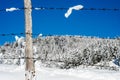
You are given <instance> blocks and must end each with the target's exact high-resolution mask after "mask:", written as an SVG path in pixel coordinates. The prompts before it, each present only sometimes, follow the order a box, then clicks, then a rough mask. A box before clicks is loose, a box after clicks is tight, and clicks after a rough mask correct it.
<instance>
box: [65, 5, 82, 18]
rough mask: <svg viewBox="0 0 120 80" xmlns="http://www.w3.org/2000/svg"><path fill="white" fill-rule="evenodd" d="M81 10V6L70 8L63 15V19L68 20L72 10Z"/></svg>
mask: <svg viewBox="0 0 120 80" xmlns="http://www.w3.org/2000/svg"><path fill="white" fill-rule="evenodd" d="M82 8H83V5H76V6H73V7H70V8H69V9H68V11H67V12H66V13H65V17H66V18H68V17H69V16H70V15H71V13H72V10H81V9H82Z"/></svg>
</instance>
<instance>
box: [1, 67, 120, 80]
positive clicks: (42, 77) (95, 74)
mask: <svg viewBox="0 0 120 80" xmlns="http://www.w3.org/2000/svg"><path fill="white" fill-rule="evenodd" d="M36 71H37V72H36V80H120V71H110V70H98V69H91V68H84V69H83V68H82V67H81V68H77V69H69V70H65V69H55V68H45V67H39V66H36ZM24 74H25V73H24V66H21V67H20V66H15V65H0V80H24Z"/></svg>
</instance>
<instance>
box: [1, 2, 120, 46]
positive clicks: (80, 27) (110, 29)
mask: <svg viewBox="0 0 120 80" xmlns="http://www.w3.org/2000/svg"><path fill="white" fill-rule="evenodd" d="M31 1H32V6H33V7H41V6H42V7H54V8H60V7H65V8H69V7H71V6H74V5H78V4H81V5H83V6H84V8H119V9H120V0H31ZM11 7H16V8H22V7H24V3H23V0H0V9H6V8H11ZM66 11H67V10H41V11H36V10H33V11H32V22H33V26H32V27H33V33H42V34H44V35H48V34H51V35H66V34H67V35H86V36H97V37H116V36H120V30H119V28H120V10H119V11H112V10H111V11H100V10H95V11H89V10H80V11H75V10H74V11H73V13H72V14H71V15H70V16H69V18H65V17H64V14H65V13H66ZM21 32H25V26H24V10H20V11H14V12H5V11H2V12H0V34H4V33H21ZM14 40H15V39H14V36H0V44H3V43H4V42H6V41H7V42H12V41H14Z"/></svg>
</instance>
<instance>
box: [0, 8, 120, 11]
mask: <svg viewBox="0 0 120 80" xmlns="http://www.w3.org/2000/svg"><path fill="white" fill-rule="evenodd" d="M6 9H7V8H6ZM6 9H0V12H2V11H6ZM17 9H18V10H25V9H29V8H17ZM31 9H32V10H37V11H40V10H68V9H69V8H63V7H61V8H54V7H32V8H31ZM81 10H91V11H95V10H100V11H120V8H83V9H81Z"/></svg>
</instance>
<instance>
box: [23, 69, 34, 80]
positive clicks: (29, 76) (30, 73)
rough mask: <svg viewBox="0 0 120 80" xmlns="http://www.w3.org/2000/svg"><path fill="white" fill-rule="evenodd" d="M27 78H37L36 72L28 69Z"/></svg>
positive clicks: (30, 79)
mask: <svg viewBox="0 0 120 80" xmlns="http://www.w3.org/2000/svg"><path fill="white" fill-rule="evenodd" d="M25 76H26V77H25V78H26V79H25V80H36V79H35V72H34V71H26V72H25Z"/></svg>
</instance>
